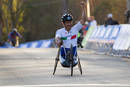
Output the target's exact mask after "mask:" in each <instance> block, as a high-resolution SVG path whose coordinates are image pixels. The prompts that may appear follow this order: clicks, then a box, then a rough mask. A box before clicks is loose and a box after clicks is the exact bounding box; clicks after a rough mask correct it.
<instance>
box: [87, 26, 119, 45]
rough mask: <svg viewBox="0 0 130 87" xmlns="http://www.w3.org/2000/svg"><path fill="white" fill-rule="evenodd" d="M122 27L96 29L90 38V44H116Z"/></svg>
mask: <svg viewBox="0 0 130 87" xmlns="http://www.w3.org/2000/svg"><path fill="white" fill-rule="evenodd" d="M120 27H121V26H120V25H115V26H107V27H105V26H103V25H102V26H98V27H97V28H95V29H94V31H93V33H92V35H91V36H90V38H89V40H88V41H89V42H98V43H114V41H115V40H116V38H117V37H118V34H119V32H120Z"/></svg>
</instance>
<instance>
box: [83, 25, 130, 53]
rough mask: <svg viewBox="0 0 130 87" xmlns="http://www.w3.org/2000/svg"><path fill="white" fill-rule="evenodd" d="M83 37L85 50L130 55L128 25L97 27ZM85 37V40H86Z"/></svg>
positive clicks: (129, 27) (129, 29) (129, 28)
mask: <svg viewBox="0 0 130 87" xmlns="http://www.w3.org/2000/svg"><path fill="white" fill-rule="evenodd" d="M89 30H90V31H91V33H90V32H88V33H89V34H88V35H87V34H86V36H85V38H84V40H83V41H86V44H83V45H84V47H85V48H88V49H94V50H97V51H102V52H105V53H112V54H118V55H120V54H122V53H126V55H130V25H128V24H121V25H109V26H104V25H101V26H97V27H96V28H94V29H92V28H89ZM86 37H87V39H86Z"/></svg>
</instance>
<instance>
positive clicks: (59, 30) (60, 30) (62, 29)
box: [56, 28, 65, 32]
mask: <svg viewBox="0 0 130 87" xmlns="http://www.w3.org/2000/svg"><path fill="white" fill-rule="evenodd" d="M64 30H65V28H60V29H58V30H57V31H56V32H63V31H64Z"/></svg>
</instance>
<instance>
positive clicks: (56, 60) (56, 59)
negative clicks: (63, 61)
mask: <svg viewBox="0 0 130 87" xmlns="http://www.w3.org/2000/svg"><path fill="white" fill-rule="evenodd" d="M59 55H60V48H59V49H58V52H57V56H56V58H55V65H54V71H53V75H54V74H55V72H56V68H57V64H58V61H59Z"/></svg>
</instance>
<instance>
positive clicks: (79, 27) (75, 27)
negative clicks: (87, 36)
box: [73, 21, 83, 31]
mask: <svg viewBox="0 0 130 87" xmlns="http://www.w3.org/2000/svg"><path fill="white" fill-rule="evenodd" d="M82 27H83V25H82V24H81V23H80V21H79V22H78V23H77V24H75V25H74V26H73V29H75V30H76V31H79V30H80V29H82Z"/></svg>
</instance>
